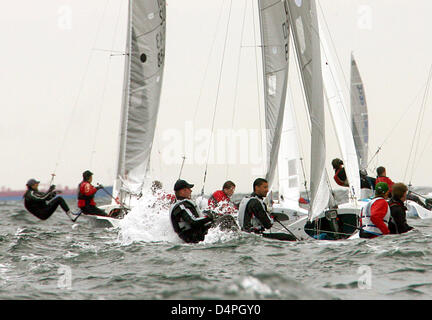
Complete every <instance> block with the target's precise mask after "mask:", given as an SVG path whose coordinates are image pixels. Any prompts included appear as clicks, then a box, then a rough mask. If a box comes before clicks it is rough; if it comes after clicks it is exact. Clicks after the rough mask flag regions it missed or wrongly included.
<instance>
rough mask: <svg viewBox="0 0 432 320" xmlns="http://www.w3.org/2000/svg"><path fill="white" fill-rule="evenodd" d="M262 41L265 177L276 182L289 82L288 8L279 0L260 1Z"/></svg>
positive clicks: (270, 182) (271, 182)
mask: <svg viewBox="0 0 432 320" xmlns="http://www.w3.org/2000/svg"><path fill="white" fill-rule="evenodd" d="M258 3H259V13H260V22H261V28H260V29H261V41H262V44H263V49H262V59H263V68H264V72H263V77H264V98H265V126H266V133H267V134H266V138H267V140H266V143H267V148H266V150H267V158H266V160H267V174H266V179H267V181H268V182H269V185H270V186H271V185H272V184H273V180H274V175H275V169H276V165H277V163H278V153H279V146H280V137H281V131H282V123H283V115H284V109H285V98H286V89H287V81H288V51H289V50H288V43H289V22H288V8H287V6H286V3H285V2H281V1H280V0H258Z"/></svg>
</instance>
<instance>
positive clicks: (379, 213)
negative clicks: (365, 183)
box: [371, 200, 390, 234]
mask: <svg viewBox="0 0 432 320" xmlns="http://www.w3.org/2000/svg"><path fill="white" fill-rule="evenodd" d="M387 209H388V204H387V202H386V201H385V200H384V201H377V202H375V203H374V204H373V205H372V207H371V211H372V212H373V214H372V215H371V221H372V223H373V224H374V225H376V227H377V228H378V229H380V230H381V232H382V233H383V234H389V233H390V230H389V229H388V227H387V226H386V224H385V223H384V217H385V216H386V214H387Z"/></svg>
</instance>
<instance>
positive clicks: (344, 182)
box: [332, 158, 375, 189]
mask: <svg viewBox="0 0 432 320" xmlns="http://www.w3.org/2000/svg"><path fill="white" fill-rule="evenodd" d="M332 167H333V169H334V171H335V175H334V180H335V181H336V183H337V184H338V185H340V186H342V187H348V186H349V182H348V178H347V175H346V172H345V167H344V165H343V161H342V160H341V159H339V158H336V159H333V161H332ZM359 175H360V188H361V189H373V186H374V185H373V184H372V181H373V183H374V180H375V179H373V178H371V177H368V176H367V172H366V170H360V172H359Z"/></svg>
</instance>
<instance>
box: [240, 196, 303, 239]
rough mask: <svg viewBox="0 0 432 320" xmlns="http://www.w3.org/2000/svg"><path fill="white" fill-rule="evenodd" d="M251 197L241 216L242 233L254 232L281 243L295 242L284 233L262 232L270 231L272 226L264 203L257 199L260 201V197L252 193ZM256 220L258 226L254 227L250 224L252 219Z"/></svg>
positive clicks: (290, 236) (289, 235)
mask: <svg viewBox="0 0 432 320" xmlns="http://www.w3.org/2000/svg"><path fill="white" fill-rule="evenodd" d="M251 197H253V198H252V199H250V200H249V202H248V203H247V205H246V208H245V211H244V214H243V221H242V223H243V228H242V230H243V231H246V232H254V233H258V234H261V235H262V236H263V237H264V238H269V239H275V240H282V241H295V240H296V238H295V237H294V236H292V235H291V234H286V233H273V232H271V233H265V232H264V231H265V230H266V229H270V228H271V227H272V226H273V223H272V221H271V220H270V218H269V216H268V215H267V205H266V204H265V203H264V202H261V201H260V200H258V199H257V198H254V197H258V198H260V199H261V200H262V199H263V198H262V197H259V196H258V195H257V194H256V193H252V194H251ZM253 218H254V219H256V220H258V222H259V224H260V226H259V227H256V226H254V225H253V223H252V219H253Z"/></svg>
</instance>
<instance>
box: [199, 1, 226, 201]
mask: <svg viewBox="0 0 432 320" xmlns="http://www.w3.org/2000/svg"><path fill="white" fill-rule="evenodd" d="M232 3H233V0H231V1H230V7H229V14H228V22H227V28H226V32H225V42H224V47H223V52H222V61H221V65H220V72H219V80H218V86H217V92H216V101H215V106H214V110H213V119H212V125H211V131H210V141H209V147H208V150H207V152H208V153H207V161H206V166H205V171H204V180H203V187H202V190H201V194H204V188H205V183H206V178H207V168H208V162H209V159H210V148H211V144H212V139H213V131H214V124H215V119H216V112H217V107H218V102H219V91H220V85H221V80H222V73H223V66H224V61H225V51H226V46H227V42H228V31H229V25H230V21H231V10H232Z"/></svg>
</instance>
